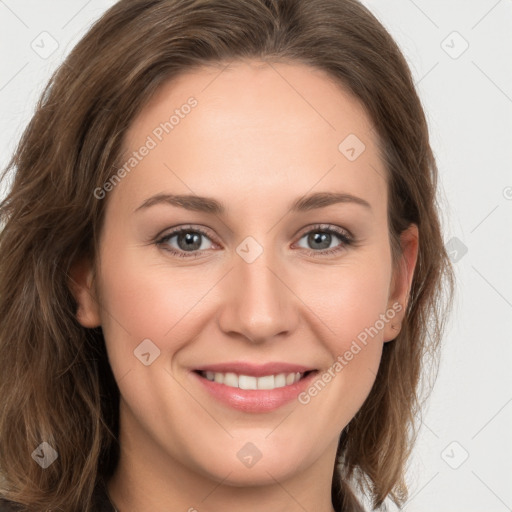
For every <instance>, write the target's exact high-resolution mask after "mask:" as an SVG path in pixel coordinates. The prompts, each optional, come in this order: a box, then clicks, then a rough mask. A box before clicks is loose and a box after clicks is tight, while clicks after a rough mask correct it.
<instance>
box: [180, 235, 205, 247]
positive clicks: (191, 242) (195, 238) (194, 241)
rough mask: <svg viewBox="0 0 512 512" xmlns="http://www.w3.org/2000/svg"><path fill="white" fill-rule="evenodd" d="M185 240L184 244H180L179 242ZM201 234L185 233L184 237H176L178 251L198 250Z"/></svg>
mask: <svg viewBox="0 0 512 512" xmlns="http://www.w3.org/2000/svg"><path fill="white" fill-rule="evenodd" d="M183 238H184V239H185V244H183V245H182V244H181V243H180V241H182V240H183ZM200 238H201V234H199V233H194V234H190V233H186V234H185V235H181V236H178V245H179V246H180V249H185V250H186V249H191V250H194V249H199V248H200V247H201V242H200Z"/></svg>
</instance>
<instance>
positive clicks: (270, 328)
mask: <svg viewBox="0 0 512 512" xmlns="http://www.w3.org/2000/svg"><path fill="white" fill-rule="evenodd" d="M251 244H252V245H251ZM244 250H245V251H244ZM251 251H258V252H260V254H259V255H257V257H256V258H255V259H252V258H253V257H254V255H255V253H254V252H253V253H252V257H249V256H248V255H250V254H251ZM237 252H238V255H237V256H236V258H235V266H234V268H233V270H232V271H231V272H230V278H229V280H228V281H229V282H227V283H226V286H227V287H228V288H231V291H230V292H229V293H228V297H229V298H228V299H227V300H226V301H225V302H224V304H223V311H222V313H221V316H220V324H221V328H222V329H223V330H224V331H225V332H238V333H240V334H242V335H243V336H245V337H246V338H248V339H249V340H251V341H253V342H258V341H265V340H267V339H270V338H272V337H273V336H276V335H278V334H283V333H286V332H288V331H290V330H292V329H293V328H294V322H295V319H296V314H295V313H294V303H293V302H294V301H293V294H292V293H291V292H290V290H289V289H288V288H287V287H286V286H285V284H284V283H283V281H284V282H286V276H284V275H283V276H281V275H280V273H281V272H282V271H281V270H280V269H281V268H283V267H282V266H281V265H279V264H278V263H277V261H276V257H275V254H274V253H273V251H272V249H263V248H261V246H260V249H258V247H257V246H256V244H255V243H254V241H251V240H248V241H247V245H245V244H244V242H242V244H240V246H239V247H238V249H237Z"/></svg>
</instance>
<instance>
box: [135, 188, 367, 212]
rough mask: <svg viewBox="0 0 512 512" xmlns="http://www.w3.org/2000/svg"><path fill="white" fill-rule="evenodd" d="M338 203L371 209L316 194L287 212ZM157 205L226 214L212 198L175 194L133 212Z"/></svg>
mask: <svg viewBox="0 0 512 512" xmlns="http://www.w3.org/2000/svg"><path fill="white" fill-rule="evenodd" d="M338 203H353V204H357V205H360V206H363V207H365V208H368V209H369V210H371V208H372V207H371V205H370V203H368V201H365V200H364V199H362V198H361V197H357V196H354V195H352V194H346V193H336V192H316V193H315V194H310V195H306V196H302V197H299V198H298V199H296V200H295V201H294V202H293V203H292V204H291V205H290V207H289V210H290V211H292V212H306V211H310V210H315V209H318V208H325V207H327V206H330V205H332V204H338ZM157 204H169V205H171V206H177V207H179V208H184V209H186V210H191V211H195V212H204V213H210V214H213V215H223V214H224V213H225V212H226V208H225V207H224V205H223V204H222V203H220V202H219V201H217V200H216V199H213V198H212V197H203V196H197V195H177V194H157V195H155V196H152V197H150V198H148V199H146V200H145V201H144V202H143V203H142V204H141V205H140V206H139V207H138V208H136V209H135V212H136V211H139V210H145V209H147V208H150V207H151V206H154V205H157Z"/></svg>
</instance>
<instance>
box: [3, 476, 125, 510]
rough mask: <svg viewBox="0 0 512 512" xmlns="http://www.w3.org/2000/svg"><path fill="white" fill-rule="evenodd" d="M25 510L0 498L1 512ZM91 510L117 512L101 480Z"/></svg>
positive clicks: (95, 490) (95, 491)
mask: <svg viewBox="0 0 512 512" xmlns="http://www.w3.org/2000/svg"><path fill="white" fill-rule="evenodd" d="M23 510H24V508H23V506H22V505H19V504H17V503H14V502H12V501H7V500H5V499H2V498H0V512H23ZM91 510H93V511H94V512H116V509H115V508H114V507H113V506H112V503H110V500H109V498H108V494H107V489H106V486H105V484H104V482H103V480H100V481H99V482H98V483H97V485H96V488H95V489H94V494H93V507H92V509H91Z"/></svg>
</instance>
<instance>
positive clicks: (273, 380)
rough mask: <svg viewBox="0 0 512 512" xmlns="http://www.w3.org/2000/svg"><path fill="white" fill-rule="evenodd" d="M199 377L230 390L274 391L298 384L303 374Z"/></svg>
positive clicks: (234, 374)
mask: <svg viewBox="0 0 512 512" xmlns="http://www.w3.org/2000/svg"><path fill="white" fill-rule="evenodd" d="M201 375H202V376H203V377H205V378H206V379H208V380H210V381H212V382H218V383H219V384H224V385H225V386H229V387H232V388H240V389H267V390H269V389H276V388H282V387H284V386H290V385H291V384H295V383H296V382H298V381H299V380H300V379H301V378H302V377H303V376H304V374H303V373H299V372H296V373H278V374H276V375H264V376H263V377H254V376H251V375H237V374H236V373H231V372H228V373H217V372H210V371H208V372H201Z"/></svg>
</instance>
